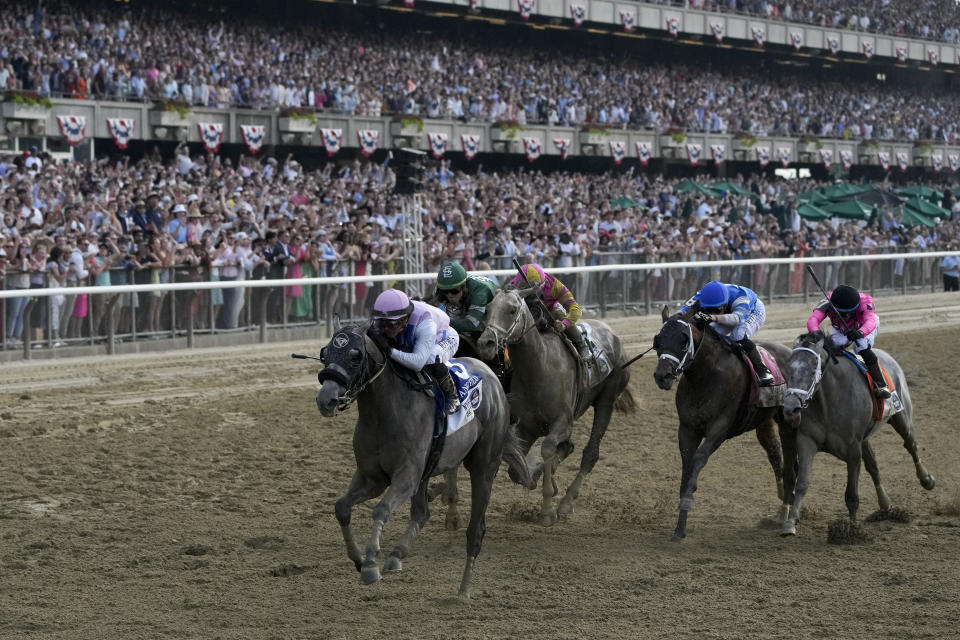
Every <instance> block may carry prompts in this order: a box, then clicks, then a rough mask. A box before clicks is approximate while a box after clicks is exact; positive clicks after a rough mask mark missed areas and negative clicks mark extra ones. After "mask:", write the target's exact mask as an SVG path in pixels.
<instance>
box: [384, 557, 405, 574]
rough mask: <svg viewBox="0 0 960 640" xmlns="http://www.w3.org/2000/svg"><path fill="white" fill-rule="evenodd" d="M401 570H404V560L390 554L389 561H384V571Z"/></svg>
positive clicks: (393, 571) (398, 571)
mask: <svg viewBox="0 0 960 640" xmlns="http://www.w3.org/2000/svg"><path fill="white" fill-rule="evenodd" d="M401 571H403V560H401V559H400V558H398V557H397V556H390V557H389V558H387V561H386V562H384V563H383V572H384V573H400V572H401Z"/></svg>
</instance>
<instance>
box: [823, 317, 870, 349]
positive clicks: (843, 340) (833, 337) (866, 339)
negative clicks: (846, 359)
mask: <svg viewBox="0 0 960 640" xmlns="http://www.w3.org/2000/svg"><path fill="white" fill-rule="evenodd" d="M831 326H832V325H831ZM879 328H880V319H879V318H877V326H875V327H874V328H873V331H871V332H870V333H868V334H867V335H865V336H863V337H862V338H860V339H859V340H857V341H855V342H854V343H853V352H854V353H860V352H861V351H863V350H864V349H871V348H873V341H874V340H876V339H877V330H878V329H879ZM830 342H832V343H833V344H835V345H837V346H838V347H841V348H843V347H845V346H847V345H848V344H850V340H847V336H845V335H844V334H843V332H842V331H840V329H837V328H836V327H833V333H831V334H830Z"/></svg>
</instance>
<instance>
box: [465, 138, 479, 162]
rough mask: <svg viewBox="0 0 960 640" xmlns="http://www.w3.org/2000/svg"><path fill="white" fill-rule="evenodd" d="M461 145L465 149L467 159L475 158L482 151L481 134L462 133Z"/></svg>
mask: <svg viewBox="0 0 960 640" xmlns="http://www.w3.org/2000/svg"><path fill="white" fill-rule="evenodd" d="M460 147H461V148H462V149H463V155H465V156H466V157H467V160H473V157H474V156H475V155H477V152H478V151H480V136H475V135H471V134H467V133H463V134H460Z"/></svg>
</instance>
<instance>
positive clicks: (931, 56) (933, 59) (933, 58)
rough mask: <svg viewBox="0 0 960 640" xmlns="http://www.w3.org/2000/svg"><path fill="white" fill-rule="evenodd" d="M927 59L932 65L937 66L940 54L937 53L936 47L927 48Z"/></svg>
mask: <svg viewBox="0 0 960 640" xmlns="http://www.w3.org/2000/svg"><path fill="white" fill-rule="evenodd" d="M927 60H929V61H930V64H932V65H933V66H937V62H939V61H940V54H939V53H937V50H936V49H927Z"/></svg>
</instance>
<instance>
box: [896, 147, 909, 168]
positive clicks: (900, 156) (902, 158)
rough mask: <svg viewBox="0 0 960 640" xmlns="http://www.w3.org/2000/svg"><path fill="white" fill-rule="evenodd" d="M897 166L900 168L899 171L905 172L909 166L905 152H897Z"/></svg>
mask: <svg viewBox="0 0 960 640" xmlns="http://www.w3.org/2000/svg"><path fill="white" fill-rule="evenodd" d="M897 166H899V167H900V171H906V170H907V167H909V166H910V158H909V157H907V152H906V151H897Z"/></svg>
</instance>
